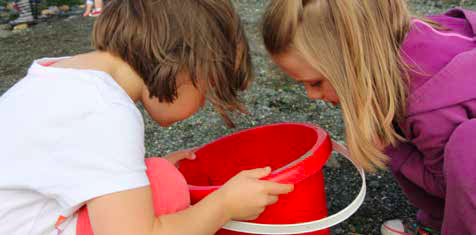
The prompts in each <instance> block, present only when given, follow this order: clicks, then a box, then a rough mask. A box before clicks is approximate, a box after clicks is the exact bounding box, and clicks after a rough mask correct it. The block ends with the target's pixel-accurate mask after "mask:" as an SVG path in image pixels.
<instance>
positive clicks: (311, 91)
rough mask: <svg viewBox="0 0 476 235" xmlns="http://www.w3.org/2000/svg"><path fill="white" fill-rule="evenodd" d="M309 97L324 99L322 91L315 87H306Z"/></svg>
mask: <svg viewBox="0 0 476 235" xmlns="http://www.w3.org/2000/svg"><path fill="white" fill-rule="evenodd" d="M306 93H307V97H308V98H309V99H311V100H320V99H322V92H320V91H317V90H316V89H315V88H314V89H313V88H312V87H306Z"/></svg>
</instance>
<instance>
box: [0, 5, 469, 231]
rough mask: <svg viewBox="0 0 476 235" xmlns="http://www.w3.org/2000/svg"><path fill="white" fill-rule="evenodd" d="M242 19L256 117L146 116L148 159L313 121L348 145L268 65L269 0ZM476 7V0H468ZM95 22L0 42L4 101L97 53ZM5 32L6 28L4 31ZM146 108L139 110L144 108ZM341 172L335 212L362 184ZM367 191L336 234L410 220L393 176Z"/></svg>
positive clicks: (338, 128)
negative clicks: (43, 72) (15, 89)
mask: <svg viewBox="0 0 476 235" xmlns="http://www.w3.org/2000/svg"><path fill="white" fill-rule="evenodd" d="M235 2H236V3H237V7H238V9H239V11H240V13H241V15H242V17H243V19H244V22H245V24H246V28H247V31H248V36H249V39H250V44H251V47H252V54H253V56H254V64H255V71H256V75H257V80H256V82H255V84H254V85H253V87H252V88H251V89H250V90H249V91H247V92H246V94H245V95H244V96H245V100H246V101H247V104H248V107H249V109H250V112H251V115H249V116H237V117H236V120H237V121H236V123H237V128H236V129H227V128H226V127H225V126H224V125H223V122H222V120H221V119H220V117H219V116H218V115H217V114H215V113H213V112H211V109H210V107H206V108H205V109H203V110H202V111H200V112H199V113H198V114H196V115H195V116H193V117H192V118H190V119H189V120H186V121H183V122H181V123H178V124H175V125H174V126H172V127H169V128H162V127H159V126H158V125H156V124H155V123H153V122H152V121H151V120H150V118H149V117H148V116H147V115H146V114H144V119H145V123H146V130H145V132H146V133H145V134H146V148H147V155H148V156H160V155H163V154H166V153H167V152H170V151H173V150H178V149H183V148H189V147H194V146H200V145H202V144H205V143H207V142H209V141H211V140H213V139H215V138H218V137H220V136H223V135H226V134H229V133H232V132H234V131H237V130H241V129H244V128H248V127H252V126H257V125H262V124H268V123H276V122H285V121H290V122H311V123H315V124H319V125H321V126H322V127H323V128H325V129H327V130H328V131H329V132H330V134H331V136H332V137H333V138H334V139H336V140H340V141H342V140H343V131H344V126H343V122H342V119H341V114H340V110H339V109H337V108H334V107H330V106H329V105H327V104H325V103H323V102H320V101H317V102H315V101H308V100H307V99H306V97H305V94H304V91H303V89H302V88H301V87H299V86H298V85H295V84H294V83H292V82H290V81H289V80H285V79H280V78H282V77H283V75H282V74H281V73H280V72H279V71H278V70H276V68H274V67H272V66H270V65H269V62H268V61H269V58H268V57H267V55H266V53H265V52H264V50H263V46H262V44H261V40H260V37H259V34H258V23H259V19H260V17H259V16H260V12H261V11H262V9H263V7H264V6H265V4H266V2H267V1H266V0H235ZM410 3H411V4H412V7H413V8H414V9H415V11H416V12H417V13H419V14H427V13H436V12H442V11H444V10H445V9H448V8H450V7H452V6H455V5H458V4H460V3H461V2H460V1H459V0H458V1H440V0H432V1H429V0H412V1H410ZM463 4H464V6H465V7H468V8H472V9H476V7H475V6H476V1H469V0H467V1H464V2H463ZM93 22H94V19H92V18H84V17H80V16H70V17H68V18H54V19H51V20H48V21H47V22H44V23H41V24H38V25H36V26H34V27H33V28H31V29H28V30H25V31H21V32H16V33H8V34H7V35H6V36H3V37H2V36H0V95H1V94H3V93H4V92H5V91H6V90H7V89H9V88H10V87H11V86H12V85H13V84H14V83H15V82H16V81H18V79H20V78H21V77H23V76H24V75H25V74H26V71H27V69H28V66H29V65H30V64H31V62H32V61H33V60H35V59H38V58H42V57H61V56H68V55H74V54H78V53H83V52H87V51H90V50H91V46H90V36H89V35H90V32H91V28H92V25H93ZM0 31H1V29H0ZM139 107H140V106H139ZM337 160H338V162H339V165H340V166H339V167H337V168H328V167H326V168H325V169H324V173H325V175H326V190H327V197H328V201H329V203H328V206H329V210H330V213H331V214H332V213H335V212H336V211H338V210H340V209H342V208H344V207H345V206H346V205H347V204H348V203H350V202H351V201H352V200H353V197H355V195H356V193H357V192H358V190H359V187H360V180H359V178H358V176H357V174H356V172H355V170H354V169H353V167H352V166H351V165H350V164H349V163H348V162H347V161H346V160H344V159H342V158H340V157H337ZM367 185H368V192H367V197H366V200H365V203H364V205H363V206H362V207H361V208H360V209H359V210H358V212H357V213H356V214H355V215H353V216H352V217H351V218H349V219H348V220H346V221H345V222H344V223H342V224H340V225H337V226H335V227H333V228H332V234H380V233H379V227H380V224H381V223H382V222H383V221H385V220H388V219H393V218H402V217H412V216H414V214H415V211H416V210H415V208H413V207H412V206H411V205H410V204H408V202H407V201H406V199H405V198H404V196H403V195H402V193H401V191H400V189H399V188H398V186H397V185H396V183H395V182H394V180H393V178H392V176H391V175H390V174H389V173H388V172H378V173H376V174H372V175H368V178H367Z"/></svg>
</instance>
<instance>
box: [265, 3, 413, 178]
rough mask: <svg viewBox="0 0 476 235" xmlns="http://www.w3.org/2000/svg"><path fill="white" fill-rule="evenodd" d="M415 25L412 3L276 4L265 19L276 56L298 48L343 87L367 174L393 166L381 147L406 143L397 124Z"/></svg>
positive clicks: (353, 142)
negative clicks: (408, 40)
mask: <svg viewBox="0 0 476 235" xmlns="http://www.w3.org/2000/svg"><path fill="white" fill-rule="evenodd" d="M410 21H411V14H410V12H409V10H408V8H407V4H406V2H405V0H273V1H271V3H270V4H269V6H268V8H267V11H266V13H265V15H264V18H263V25H262V34H263V39H264V42H265V45H266V48H267V50H268V51H269V52H270V53H271V54H272V55H279V54H282V53H286V52H287V51H289V50H290V49H293V50H296V51H297V52H299V53H300V54H301V55H302V56H303V57H304V59H305V60H306V61H308V62H309V64H310V65H311V66H313V67H314V68H315V69H316V70H318V71H319V72H321V73H322V74H323V76H324V77H325V78H327V79H328V80H329V82H330V83H331V84H332V86H333V87H334V88H335V90H336V92H337V95H338V97H339V99H340V103H341V106H342V111H343V117H344V122H345V126H346V141H347V144H348V147H349V150H350V153H351V157H352V158H353V160H355V161H356V162H357V163H358V164H359V165H360V166H362V167H363V168H364V169H366V170H367V171H374V170H375V169H376V168H380V169H384V168H385V166H386V164H385V163H386V161H387V159H388V157H387V156H386V155H385V154H384V153H383V152H382V149H380V148H378V146H376V143H377V142H380V143H381V144H384V145H388V144H392V145H395V144H397V142H398V141H402V140H404V138H403V137H402V136H400V135H399V134H398V133H397V132H396V130H395V129H394V127H393V123H394V122H395V121H400V120H402V118H403V117H404V114H405V106H406V94H407V77H408V76H407V73H406V72H405V71H407V70H406V66H405V65H404V64H403V62H402V59H401V56H400V45H401V43H402V42H403V40H404V39H405V37H406V35H407V33H408V31H409V27H410Z"/></svg>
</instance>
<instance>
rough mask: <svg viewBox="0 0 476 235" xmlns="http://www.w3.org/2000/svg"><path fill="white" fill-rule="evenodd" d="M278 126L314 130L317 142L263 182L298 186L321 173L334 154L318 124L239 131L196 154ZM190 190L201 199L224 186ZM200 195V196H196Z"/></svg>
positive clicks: (196, 186) (263, 126)
mask: <svg viewBox="0 0 476 235" xmlns="http://www.w3.org/2000/svg"><path fill="white" fill-rule="evenodd" d="M276 126H300V127H306V128H309V129H311V130H313V131H314V132H315V133H316V136H317V137H316V142H315V143H314V144H313V146H312V147H311V148H310V149H309V150H308V151H307V152H306V153H305V154H303V155H302V156H300V157H298V158H297V159H296V160H294V161H292V162H290V163H288V164H286V165H285V166H283V167H281V168H278V169H275V170H273V171H272V172H271V173H270V174H269V175H268V176H267V177H264V178H262V180H268V181H272V182H277V183H284V184H297V183H299V182H301V181H303V180H305V179H307V178H308V177H310V176H312V175H314V174H315V173H316V172H318V171H320V170H321V169H322V167H323V166H324V164H325V163H326V162H327V160H328V158H329V156H330V154H331V152H332V143H331V139H330V137H329V134H328V133H327V132H326V131H325V130H324V129H322V128H321V127H319V126H318V125H316V124H312V123H300V122H281V123H274V124H267V125H262V126H257V127H252V128H248V129H245V130H241V131H237V132H235V133H232V134H230V135H226V136H223V137H220V138H217V139H215V140H213V141H211V142H209V143H207V144H205V145H203V146H201V147H199V148H198V149H197V150H196V152H198V151H200V149H202V148H206V147H207V146H209V145H213V144H216V143H217V142H220V141H223V140H226V139H229V138H232V137H236V136H238V135H241V134H243V133H246V132H250V131H256V130H260V129H264V128H271V127H276ZM188 186H189V190H190V192H191V193H192V194H195V195H193V196H197V197H200V198H203V197H205V196H206V195H208V194H209V193H211V192H212V191H215V190H217V189H219V188H220V187H221V186H222V185H210V186H203V185H191V184H188ZM196 194H198V195H196Z"/></svg>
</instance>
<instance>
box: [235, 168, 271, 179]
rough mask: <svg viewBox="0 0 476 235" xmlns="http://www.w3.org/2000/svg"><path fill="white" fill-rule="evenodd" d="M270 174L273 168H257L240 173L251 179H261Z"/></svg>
mask: <svg viewBox="0 0 476 235" xmlns="http://www.w3.org/2000/svg"><path fill="white" fill-rule="evenodd" d="M270 173H271V167H265V168H256V169H252V170H246V171H242V172H240V174H241V175H243V176H246V177H250V178H253V179H261V178H263V177H266V176H268V175H269V174H270Z"/></svg>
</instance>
